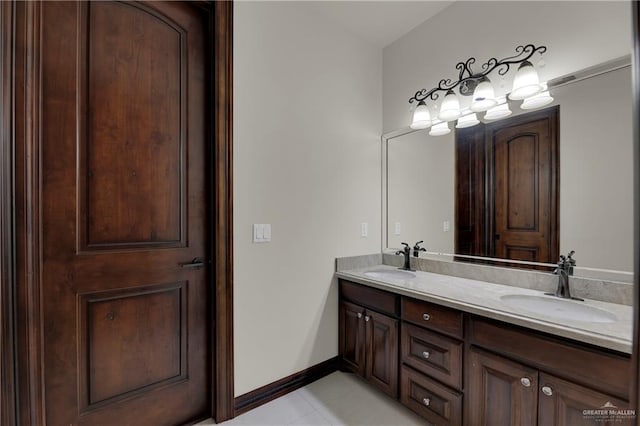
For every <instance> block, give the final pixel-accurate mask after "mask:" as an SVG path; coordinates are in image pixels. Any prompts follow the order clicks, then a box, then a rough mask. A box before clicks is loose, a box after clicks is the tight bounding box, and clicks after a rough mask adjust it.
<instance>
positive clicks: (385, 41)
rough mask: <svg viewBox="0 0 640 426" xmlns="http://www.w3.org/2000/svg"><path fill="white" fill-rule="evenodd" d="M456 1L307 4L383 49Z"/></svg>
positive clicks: (313, 2)
mask: <svg viewBox="0 0 640 426" xmlns="http://www.w3.org/2000/svg"><path fill="white" fill-rule="evenodd" d="M451 3H453V1H430V0H429V1H427V0H423V1H340V0H338V1H336V0H334V1H308V2H304V4H305V5H307V7H309V9H310V10H311V11H312V12H313V13H318V14H319V15H322V16H323V17H325V18H326V19H328V20H330V21H332V22H334V23H335V24H337V25H339V26H340V27H343V28H345V29H346V30H347V31H349V32H351V33H352V34H354V35H356V36H358V37H359V38H361V39H364V40H366V41H368V42H370V43H372V44H374V45H375V46H378V47H380V48H382V47H385V46H387V45H389V44H391V43H393V42H394V41H396V40H397V39H399V38H400V37H402V36H403V35H405V34H406V33H408V32H409V31H411V30H412V29H413V28H415V27H416V26H418V25H420V24H421V23H423V22H424V21H426V20H427V19H429V18H431V17H432V16H434V15H435V14H437V13H438V12H440V11H441V10H442V9H444V8H445V7H447V6H449V5H450V4H451Z"/></svg>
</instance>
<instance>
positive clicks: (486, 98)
mask: <svg viewBox="0 0 640 426" xmlns="http://www.w3.org/2000/svg"><path fill="white" fill-rule="evenodd" d="M497 103H498V101H496V95H495V92H494V91H493V85H492V84H491V81H489V79H488V78H487V77H486V76H485V77H482V78H481V79H480V82H479V83H478V86H477V87H476V90H474V91H473V102H472V103H471V108H470V109H471V111H473V112H481V111H486V110H488V109H489V108H491V107H493V106H495V105H496V104H497Z"/></svg>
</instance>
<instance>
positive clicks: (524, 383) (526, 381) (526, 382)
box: [520, 377, 531, 388]
mask: <svg viewBox="0 0 640 426" xmlns="http://www.w3.org/2000/svg"><path fill="white" fill-rule="evenodd" d="M520 383H522V386H524V387H525V388H528V387H529V386H531V380H529V378H528V377H523V378H522V379H520Z"/></svg>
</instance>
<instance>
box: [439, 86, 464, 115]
mask: <svg viewBox="0 0 640 426" xmlns="http://www.w3.org/2000/svg"><path fill="white" fill-rule="evenodd" d="M458 117H460V101H459V100H458V97H457V96H456V94H455V93H453V90H451V89H449V90H448V91H447V94H446V95H445V97H444V99H443V100H442V105H440V114H438V118H439V119H440V120H442V121H451V120H455V119H456V118H458Z"/></svg>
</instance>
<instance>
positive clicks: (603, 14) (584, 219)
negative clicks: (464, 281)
mask: <svg viewBox="0 0 640 426" xmlns="http://www.w3.org/2000/svg"><path fill="white" fill-rule="evenodd" d="M512 16H523V17H526V19H522V20H516V19H513V18H511V17H512ZM630 16H631V14H630V5H629V2H619V1H614V2H582V1H575V2H542V1H538V2H456V3H454V4H453V5H452V6H450V7H448V8H447V9H445V10H443V11H442V12H440V13H439V14H438V15H436V16H434V17H433V18H431V19H430V20H428V21H427V22H425V23H424V24H422V25H420V26H419V27H417V28H415V29H414V30H412V31H411V32H409V33H408V34H407V35H406V36H404V37H403V38H401V39H399V40H397V41H396V42H395V43H393V44H391V45H390V46H388V47H386V48H385V49H384V50H383V117H384V128H385V132H388V131H392V130H397V129H400V128H403V127H407V125H408V124H409V103H408V102H407V101H408V98H409V97H410V96H411V95H413V94H414V93H415V91H416V90H418V89H420V88H426V89H430V88H431V87H434V86H436V84H437V82H438V81H439V79H441V78H445V77H448V78H454V77H456V69H455V64H456V63H457V62H459V61H461V60H465V59H466V58H468V57H470V56H474V57H476V58H477V59H478V62H479V63H481V62H483V61H485V60H486V59H488V58H490V57H492V56H495V57H497V58H503V57H506V56H509V55H510V54H512V53H513V52H514V48H515V46H516V45H518V44H524V43H534V44H536V45H539V44H542V45H546V46H547V47H548V51H547V53H545V55H544V61H545V62H546V66H545V67H544V68H541V69H539V73H540V77H541V80H543V81H544V80H549V79H552V78H555V77H558V76H561V75H565V74H569V73H572V72H575V71H578V70H581V69H583V68H586V67H588V66H592V65H594V64H598V63H601V62H604V61H607V60H610V59H614V58H618V57H621V56H624V55H628V54H629V53H630V52H631V35H630V31H631V21H630V20H631V18H630ZM483 22H485V23H490V25H477V24H476V23H483ZM472 29H473V30H472ZM476 69H479V68H476ZM505 83H506V86H507V87H508V86H509V85H510V84H511V81H510V79H509V80H508V81H506V82H505ZM552 94H553V95H554V96H555V97H556V101H557V102H556V103H557V104H559V105H560V162H561V164H560V173H561V176H560V250H561V252H567V251H569V250H572V249H574V250H576V251H577V255H576V257H577V259H578V264H579V265H580V266H588V267H595V268H605V269H615V270H622V271H631V270H633V258H632V254H633V250H632V248H633V239H632V238H633V235H632V232H630V230H631V229H633V179H632V175H633V164H632V159H633V155H632V135H631V131H632V117H631V81H630V76H629V70H628V69H627V70H623V71H618V72H616V73H612V74H609V75H605V76H600V77H596V78H593V79H590V80H587V81H583V82H578V83H574V84H570V85H567V86H565V87H561V88H558V89H556V90H555V91H552ZM518 112H521V111H518V109H514V114H515V113H518ZM419 134H422V135H423V137H422V140H423V141H424V143H425V144H432V143H433V141H435V140H437V138H427V137H426V132H419V133H416V134H414V135H419ZM414 135H412V136H414ZM446 138H450V139H451V143H453V139H452V138H451V135H448V136H446ZM427 149H430V148H428V147H427V146H426V145H425V146H422V147H421V149H420V150H419V151H416V153H418V152H421V153H422V155H425V154H424V151H425V150H427ZM438 151H439V152H440V154H439V155H441V157H440V160H441V162H442V163H444V164H451V165H453V161H454V159H453V150H450V151H446V150H442V149H438ZM430 153H431V154H433V151H430ZM406 161H407V163H408V165H409V166H408V167H415V163H416V162H418V161H419V159H416V158H411V159H408V160H406ZM429 161H433V160H429ZM398 162H399V161H398ZM398 168H399V167H398V165H396V166H394V168H393V169H392V168H391V167H390V168H389V174H391V173H392V172H393V171H394V170H397V169H398ZM401 173H403V174H406V169H403V170H402V171H401ZM424 173H431V171H430V170H429V169H428V168H425V170H424ZM415 176H416V179H414V180H417V179H424V177H423V176H421V172H420V171H418V172H417V173H416V174H415ZM405 179H408V180H411V179H410V177H407V178H405ZM430 179H431V180H435V179H437V180H438V181H439V182H440V184H441V185H442V186H443V187H452V186H453V179H454V176H453V173H440V175H439V176H435V175H434V173H431V177H430ZM427 190H429V189H428V188H427ZM389 191H390V192H391V188H390V189H389ZM420 191H421V190H420V188H415V187H413V188H410V189H407V188H405V190H404V193H410V194H418V193H420ZM393 197H394V196H393V195H391V194H390V198H393ZM396 198H397V197H396ZM436 202H437V203H441V202H450V200H448V199H445V198H443V197H441V196H440V197H437V198H436ZM423 204H424V203H423ZM427 204H428V203H427ZM431 204H432V205H435V202H432V203H431ZM438 207H439V210H440V211H442V210H443V209H444V207H443V206H442V205H441V204H438ZM439 214H440V215H442V213H439ZM424 216H427V215H424ZM389 219H390V220H389V229H390V231H393V225H394V224H393V220H392V218H391V214H390V217H389ZM404 220H405V221H407V222H409V223H412V221H414V222H415V216H414V217H413V218H412V217H408V218H406V219H404ZM452 225H453V222H452ZM425 226H426V225H425ZM429 226H430V227H431V228H433V229H437V231H435V232H436V233H435V234H433V235H420V238H424V239H425V241H426V244H425V246H426V247H427V248H429V249H431V250H435V251H446V250H445V248H446V247H448V246H450V241H448V240H442V237H443V236H445V235H444V234H443V233H442V230H441V228H440V226H441V222H440V221H438V222H436V223H431V224H430V225H429ZM424 229H425V228H424V226H423V229H422V230H420V231H418V232H422V233H423V234H428V233H427V232H426V231H425V230H424ZM391 234H392V232H390V236H392V235H391ZM448 236H449V237H453V235H452V234H449V235H448ZM406 238H410V239H411V238H413V237H409V236H407V237H406ZM393 241H394V239H393V238H390V242H393ZM430 241H432V243H431V244H430ZM434 244H435V245H434ZM439 244H441V245H442V246H440V247H438V246H437V245H439ZM394 247H395V246H394Z"/></svg>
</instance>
